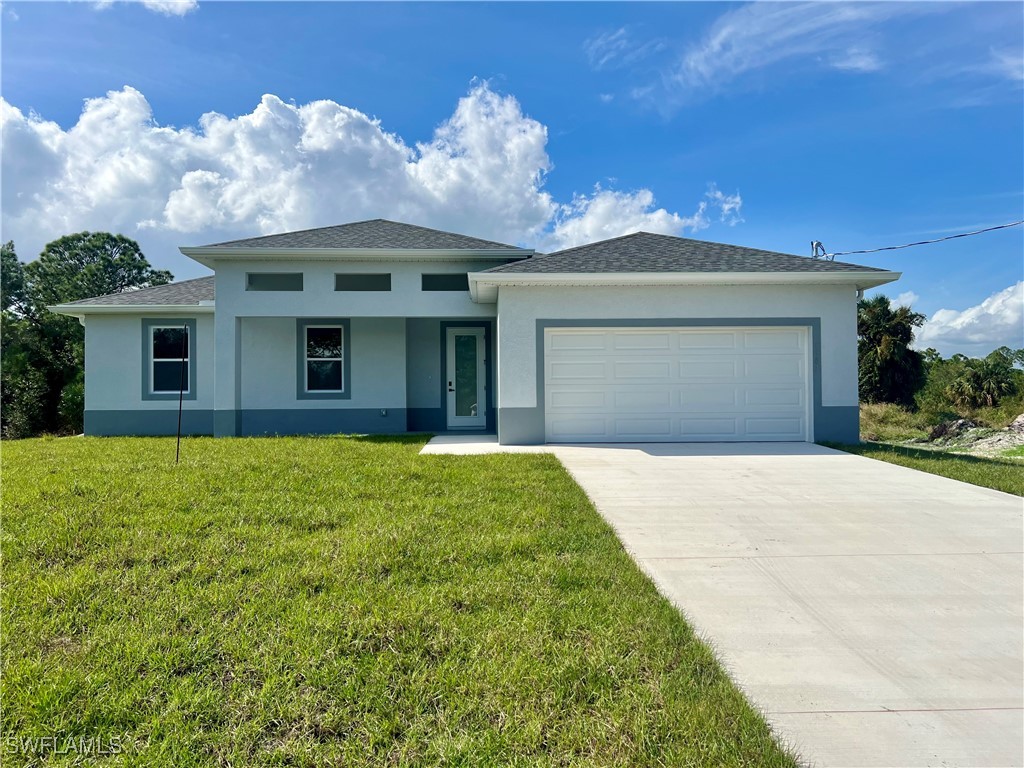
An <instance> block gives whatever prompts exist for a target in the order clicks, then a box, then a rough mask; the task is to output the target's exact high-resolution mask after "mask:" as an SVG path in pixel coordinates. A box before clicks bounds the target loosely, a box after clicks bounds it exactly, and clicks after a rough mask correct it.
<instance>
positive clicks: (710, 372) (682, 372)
mask: <svg viewBox="0 0 1024 768" xmlns="http://www.w3.org/2000/svg"><path fill="white" fill-rule="evenodd" d="M736 368H737V363H736V361H735V360H716V359H714V358H696V357H686V358H682V359H681V360H680V361H679V378H680V379H723V380H732V379H735V378H736Z"/></svg>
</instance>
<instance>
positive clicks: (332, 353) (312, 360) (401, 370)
mask: <svg viewBox="0 0 1024 768" xmlns="http://www.w3.org/2000/svg"><path fill="white" fill-rule="evenodd" d="M494 325H495V323H494V319H493V318H482V319H481V318H462V319H459V318H433V317H427V318H420V317H409V318H405V317H349V318H344V319H340V318H308V317H303V318H297V317H240V318H236V319H235V335H236V338H235V340H234V342H235V343H234V344H232V345H231V346H227V347H225V346H223V345H221V344H218V352H221V350H224V349H225V348H226V349H227V350H231V349H234V350H235V355H234V360H233V361H224V360H223V355H219V359H218V360H217V379H218V380H217V387H216V389H217V407H216V413H215V420H214V421H215V433H216V434H218V435H272V434H278V435H286V434H335V433H372V434H396V433H402V432H432V433H439V434H445V433H452V434H458V433H463V434H467V433H468V434H474V433H477V434H479V433H491V434H493V433H494V431H495V426H496V420H495V411H494V403H495V396H494V395H495V370H494V364H493V363H494V361H495V360H496V356H495V354H494V340H495V334H494V330H495V328H494ZM310 334H319V337H321V338H326V339H328V343H326V345H325V346H324V345H320V346H318V342H317V341H316V339H314V337H313V336H311V335H310ZM321 347H322V348H321ZM232 362H233V363H234V365H231V363H232ZM231 369H233V372H234V376H233V377H229V376H228V374H227V373H226V372H227V371H228V370H231ZM222 371H225V375H224V376H222V375H221V372H222ZM311 376H312V378H311ZM228 395H232V396H233V397H229V396H228ZM231 400H234V407H228V406H230V405H231V402H230V401H231ZM222 406H224V407H222Z"/></svg>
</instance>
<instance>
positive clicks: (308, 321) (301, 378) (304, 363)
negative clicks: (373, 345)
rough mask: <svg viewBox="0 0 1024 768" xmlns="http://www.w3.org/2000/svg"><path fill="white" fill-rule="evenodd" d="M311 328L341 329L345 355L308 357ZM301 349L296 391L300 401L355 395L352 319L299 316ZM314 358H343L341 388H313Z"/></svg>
mask: <svg viewBox="0 0 1024 768" xmlns="http://www.w3.org/2000/svg"><path fill="white" fill-rule="evenodd" d="M307 328H338V329H340V330H341V358H340V359H339V358H334V357H331V358H327V357H313V358H310V357H308V356H307V354H306V353H307V349H306V329H307ZM295 341H296V352H297V355H296V356H297V361H296V362H297V370H296V380H295V383H296V392H295V396H296V398H297V399H298V400H349V399H351V398H352V323H351V321H350V320H349V319H348V318H340V317H308V318H298V319H297V320H296V325H295ZM310 360H340V362H341V389H340V390H336V389H314V390H310V389H309V366H308V363H309V361H310Z"/></svg>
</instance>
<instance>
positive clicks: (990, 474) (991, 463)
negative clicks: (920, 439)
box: [826, 442, 1024, 496]
mask: <svg viewBox="0 0 1024 768" xmlns="http://www.w3.org/2000/svg"><path fill="white" fill-rule="evenodd" d="M826 445H829V446H830V447H832V448H838V449H839V450H842V451H846V452H848V453H856V454H858V455H859V456H867V457H868V458H871V459H879V460H880V461H888V462H889V463H891V464H899V465H901V466H904V467H910V468H912V469H920V470H922V471H923V472H931V473H932V474H933V475H942V476H943V477H951V478H953V479H954V480H961V481H963V482H965V483H971V484H972V485H981V486H984V487H985V488H994V489H996V490H997V491H1005V492H1006V493H1012V494H1015V495H1017V496H1024V467H1022V466H1021V464H1020V462H1017V461H1012V460H1009V461H1008V460H1004V459H988V458H982V457H979V456H965V455H963V454H959V453H946V452H945V451H937V450H933V449H932V450H930V449H924V448H908V447H906V446H900V445H886V444H884V443H873V442H868V443H861V444H860V445H840V444H830V443H826Z"/></svg>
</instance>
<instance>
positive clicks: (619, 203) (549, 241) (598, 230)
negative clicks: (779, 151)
mask: <svg viewBox="0 0 1024 768" xmlns="http://www.w3.org/2000/svg"><path fill="white" fill-rule="evenodd" d="M704 197H705V199H704V200H701V201H700V202H699V203H698V204H697V209H696V210H695V211H694V212H693V214H691V215H690V216H680V215H679V214H678V213H669V212H668V211H666V210H665V209H664V208H655V202H654V194H653V193H652V192H651V191H650V190H649V189H639V190H636V191H635V192H616V191H614V190H609V189H602V188H601V186H600V185H598V186H596V187H595V188H594V192H593V194H591V195H576V196H575V197H574V198H573V200H572V202H571V203H567V204H565V205H562V206H559V210H558V213H557V216H556V221H555V226H554V229H553V230H552V231H551V232H550V233H549V234H548V235H547V236H545V237H544V238H543V241H542V243H541V245H540V248H541V250H545V251H554V250H558V249H561V248H572V247H573V246H577V245H583V244H584V243H591V242H594V241H595V240H604V239H606V238H609V237H618V236H619V235H627V234H631V233H633V232H641V231H643V232H657V233H660V234H665V235H682V234H684V233H685V232H686V231H687V230H689V231H690V232H697V231H700V230H702V229H707V227H708V226H710V224H711V221H710V219H709V217H708V210H709V208H710V209H711V210H713V211H714V210H717V211H718V212H719V219H720V220H721V221H724V222H726V223H728V224H730V225H732V224H735V223H737V222H739V221H743V219H742V218H740V216H739V214H740V210H741V209H742V206H743V200H742V199H741V198H740V196H739V193H737V194H735V195H723V194H722V193H721V192H719V191H718V187H716V186H715V185H714V184H710V185H708V191H707V193H706V194H705V195H704Z"/></svg>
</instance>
